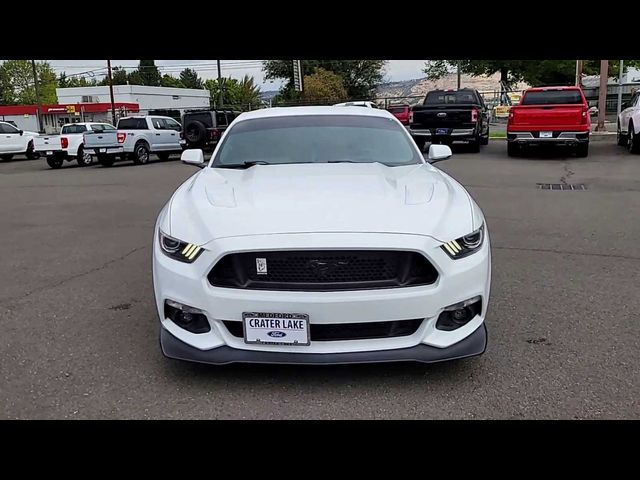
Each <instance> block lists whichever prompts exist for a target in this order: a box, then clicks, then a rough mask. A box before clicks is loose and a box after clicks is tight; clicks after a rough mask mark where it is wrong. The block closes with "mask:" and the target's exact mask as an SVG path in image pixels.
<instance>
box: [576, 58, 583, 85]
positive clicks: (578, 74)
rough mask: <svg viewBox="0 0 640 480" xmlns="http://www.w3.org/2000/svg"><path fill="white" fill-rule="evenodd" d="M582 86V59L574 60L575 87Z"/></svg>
mask: <svg viewBox="0 0 640 480" xmlns="http://www.w3.org/2000/svg"><path fill="white" fill-rule="evenodd" d="M581 86H582V60H576V87H581Z"/></svg>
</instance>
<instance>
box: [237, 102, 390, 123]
mask: <svg viewBox="0 0 640 480" xmlns="http://www.w3.org/2000/svg"><path fill="white" fill-rule="evenodd" d="M299 115H358V116H362V117H383V118H395V117H394V116H393V115H391V114H390V113H389V112H388V111H386V110H384V109H382V108H362V107H357V106H354V107H351V106H344V107H336V106H331V107H325V106H321V107H273V108H263V109H260V110H252V111H250V112H244V113H241V114H240V116H238V118H237V120H236V121H241V120H251V119H254V118H270V117H294V116H299Z"/></svg>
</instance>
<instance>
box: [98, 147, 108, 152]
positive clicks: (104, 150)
mask: <svg viewBox="0 0 640 480" xmlns="http://www.w3.org/2000/svg"><path fill="white" fill-rule="evenodd" d="M99 151H100V153H105V152H106V151H107V149H106V148H101V149H99Z"/></svg>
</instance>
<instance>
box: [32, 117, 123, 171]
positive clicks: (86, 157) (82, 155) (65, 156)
mask: <svg viewBox="0 0 640 480" xmlns="http://www.w3.org/2000/svg"><path fill="white" fill-rule="evenodd" d="M110 131H114V132H115V131H116V127H114V126H113V125H110V124H108V123H98V122H86V123H67V124H65V125H63V126H62V128H61V129H60V134H59V135H40V136H38V137H36V138H34V140H33V141H34V145H35V151H36V152H39V153H40V154H41V155H45V156H46V158H47V164H48V165H49V166H50V167H51V168H60V167H61V166H62V164H63V163H64V161H65V160H66V161H68V162H71V161H73V160H77V162H78V165H79V166H81V167H85V166H87V165H91V151H90V150H87V149H86V148H84V133H85V132H95V133H104V132H110Z"/></svg>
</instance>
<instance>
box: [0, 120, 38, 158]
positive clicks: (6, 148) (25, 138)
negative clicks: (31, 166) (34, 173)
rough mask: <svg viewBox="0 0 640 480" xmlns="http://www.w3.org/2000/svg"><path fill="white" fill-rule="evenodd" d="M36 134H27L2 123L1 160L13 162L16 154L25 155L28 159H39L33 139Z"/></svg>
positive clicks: (0, 123)
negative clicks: (12, 159) (34, 148)
mask: <svg viewBox="0 0 640 480" xmlns="http://www.w3.org/2000/svg"><path fill="white" fill-rule="evenodd" d="M37 136H38V134H37V133H36V132H26V131H23V130H20V129H19V128H16V127H15V126H13V125H11V124H10V123H9V122H0V158H1V159H2V160H11V158H12V157H13V156H14V155H16V154H19V153H21V154H24V155H26V156H27V158H28V159H30V160H31V159H33V158H36V157H37V154H36V153H35V152H34V150H33V139H34V138H35V137H37Z"/></svg>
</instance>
